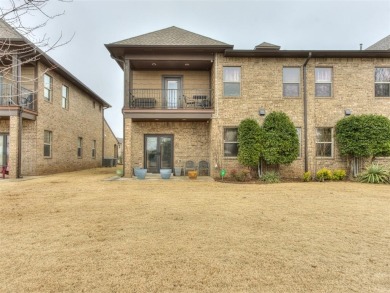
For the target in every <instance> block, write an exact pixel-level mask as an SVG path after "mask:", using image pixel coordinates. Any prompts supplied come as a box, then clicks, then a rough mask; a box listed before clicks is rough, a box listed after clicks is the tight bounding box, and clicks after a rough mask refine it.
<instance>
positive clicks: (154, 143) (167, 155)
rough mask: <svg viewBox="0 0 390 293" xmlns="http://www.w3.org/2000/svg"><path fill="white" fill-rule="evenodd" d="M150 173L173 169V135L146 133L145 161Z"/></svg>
mask: <svg viewBox="0 0 390 293" xmlns="http://www.w3.org/2000/svg"><path fill="white" fill-rule="evenodd" d="M144 165H145V166H146V169H148V173H159V172H160V169H166V168H167V169H173V135H170V134H161V135H149V134H148V135H145V162H144Z"/></svg>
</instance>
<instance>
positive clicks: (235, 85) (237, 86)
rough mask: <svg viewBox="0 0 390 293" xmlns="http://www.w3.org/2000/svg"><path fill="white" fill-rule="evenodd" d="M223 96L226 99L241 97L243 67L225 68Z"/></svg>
mask: <svg viewBox="0 0 390 293" xmlns="http://www.w3.org/2000/svg"><path fill="white" fill-rule="evenodd" d="M223 95H224V96H225V97H239V96H241V67H224V68H223Z"/></svg>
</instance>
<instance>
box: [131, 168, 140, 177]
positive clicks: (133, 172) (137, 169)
mask: <svg viewBox="0 0 390 293" xmlns="http://www.w3.org/2000/svg"><path fill="white" fill-rule="evenodd" d="M139 169H141V167H134V168H133V174H134V176H135V170H139Z"/></svg>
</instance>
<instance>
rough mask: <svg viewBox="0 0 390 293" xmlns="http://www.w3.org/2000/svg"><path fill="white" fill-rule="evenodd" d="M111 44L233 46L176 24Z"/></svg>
mask: <svg viewBox="0 0 390 293" xmlns="http://www.w3.org/2000/svg"><path fill="white" fill-rule="evenodd" d="M109 45H110V46H111V45H127V46H153V47H154V46H169V47H171V46H189V47H194V46H217V47H231V48H232V47H233V46H232V45H229V44H227V43H224V42H221V41H217V40H214V39H212V38H209V37H205V36H202V35H199V34H196V33H193V32H190V31H187V30H184V29H181V28H178V27H176V26H171V27H168V28H165V29H161V30H158V31H154V32H151V33H147V34H143V35H140V36H136V37H133V38H129V39H125V40H122V41H118V42H115V43H111V44H109Z"/></svg>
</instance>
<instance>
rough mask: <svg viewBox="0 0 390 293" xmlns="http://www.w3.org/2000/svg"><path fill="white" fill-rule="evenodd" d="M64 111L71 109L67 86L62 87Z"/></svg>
mask: <svg viewBox="0 0 390 293" xmlns="http://www.w3.org/2000/svg"><path fill="white" fill-rule="evenodd" d="M61 105H62V108H63V109H68V107H69V88H68V87H67V86H65V85H63V86H62V102H61Z"/></svg>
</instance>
